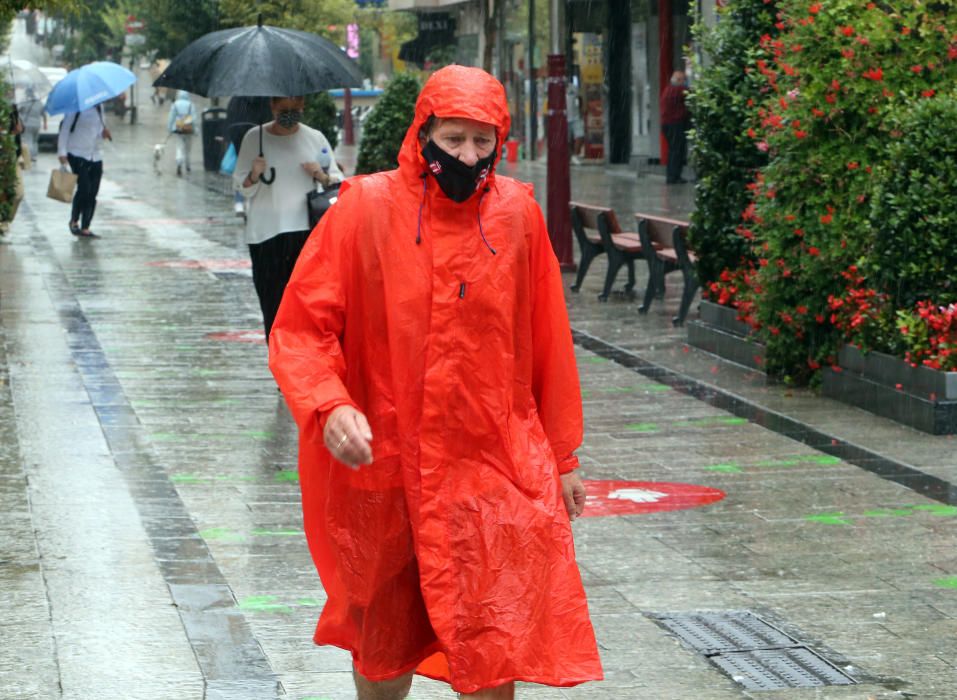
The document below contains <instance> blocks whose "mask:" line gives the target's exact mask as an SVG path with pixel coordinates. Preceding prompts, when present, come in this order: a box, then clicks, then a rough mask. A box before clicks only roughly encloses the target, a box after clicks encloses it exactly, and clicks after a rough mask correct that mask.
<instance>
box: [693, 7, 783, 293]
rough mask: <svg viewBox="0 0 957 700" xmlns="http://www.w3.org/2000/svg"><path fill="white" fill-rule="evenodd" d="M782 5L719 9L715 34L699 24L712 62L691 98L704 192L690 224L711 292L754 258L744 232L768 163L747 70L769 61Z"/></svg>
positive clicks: (755, 88) (754, 84)
mask: <svg viewBox="0 0 957 700" xmlns="http://www.w3.org/2000/svg"><path fill="white" fill-rule="evenodd" d="M774 23H775V4H774V3H773V2H771V3H766V2H765V1H764V0H730V1H729V2H728V3H727V5H725V6H724V7H721V8H718V22H717V24H716V25H715V26H714V27H713V28H707V27H705V26H704V25H700V26H699V28H698V29H697V30H696V38H697V40H698V41H699V42H700V44H701V46H702V48H703V50H704V52H705V53H706V54H707V56H708V61H707V63H706V64H705V65H704V66H703V67H701V68H700V69H699V76H698V77H697V79H696V80H695V81H694V85H693V86H692V89H691V91H690V94H689V97H688V105H689V108H690V110H691V114H692V117H693V119H692V121H693V124H694V131H693V132H692V134H691V158H692V162H693V163H694V167H695V173H696V174H697V176H698V185H697V187H696V190H695V211H694V213H693V214H692V217H691V221H692V223H693V228H692V229H691V232H690V238H691V244H692V246H693V247H694V249H695V251H696V252H697V254H698V256H699V258H698V264H697V272H698V276H699V278H700V280H701V282H702V285H703V286H704V288H705V289H706V290H707V287H708V285H709V284H710V283H711V282H714V281H715V280H717V279H718V278H719V276H720V274H721V271H722V270H724V269H726V268H735V267H737V266H738V265H740V264H741V263H742V260H747V259H749V258H750V255H751V253H750V246H749V245H748V242H747V240H746V239H744V238H742V237H741V236H740V235H739V234H738V233H737V228H738V224H739V222H740V220H741V212H743V211H744V210H745V208H746V207H747V205H748V197H749V195H748V191H747V189H746V186H747V184H748V183H749V182H751V180H752V179H753V178H754V173H755V171H756V170H757V169H758V168H760V167H762V166H763V165H765V164H766V163H767V156H766V155H765V154H764V153H762V152H761V151H760V150H758V149H757V148H755V144H754V140H753V139H751V138H750V137H748V134H747V132H748V128H749V127H750V126H751V124H752V109H751V107H750V106H749V103H751V104H753V103H754V102H755V101H758V100H760V99H761V87H762V85H761V81H760V80H757V79H756V78H755V76H754V75H753V74H751V73H750V72H749V71H748V67H749V66H751V65H753V64H754V62H755V61H756V60H757V59H759V58H761V57H763V56H764V55H765V52H764V50H763V49H762V47H761V46H760V39H761V36H762V35H765V34H768V35H770V34H776V33H777V29H776V28H775V26H774Z"/></svg>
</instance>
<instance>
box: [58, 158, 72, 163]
mask: <svg viewBox="0 0 957 700" xmlns="http://www.w3.org/2000/svg"><path fill="white" fill-rule="evenodd" d="M58 158H59V159H60V165H66V164H67V163H69V162H70V161H69V160H68V159H67V157H66V156H58Z"/></svg>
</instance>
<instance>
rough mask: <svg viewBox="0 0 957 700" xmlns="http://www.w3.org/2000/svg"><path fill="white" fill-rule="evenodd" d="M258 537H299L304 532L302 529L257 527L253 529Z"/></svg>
mask: <svg viewBox="0 0 957 700" xmlns="http://www.w3.org/2000/svg"><path fill="white" fill-rule="evenodd" d="M253 534H254V535H255V536H256V537H299V536H300V535H302V534H304V533H303V531H302V530H265V529H262V528H257V529H255V530H253Z"/></svg>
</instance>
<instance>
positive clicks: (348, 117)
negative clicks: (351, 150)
mask: <svg viewBox="0 0 957 700" xmlns="http://www.w3.org/2000/svg"><path fill="white" fill-rule="evenodd" d="M342 140H343V142H344V144H345V145H346V146H355V145H356V137H355V134H354V133H353V132H352V90H351V89H350V88H346V89H345V90H344V91H343V95H342Z"/></svg>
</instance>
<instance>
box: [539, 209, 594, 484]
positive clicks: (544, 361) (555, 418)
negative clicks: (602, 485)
mask: <svg viewBox="0 0 957 700" xmlns="http://www.w3.org/2000/svg"><path fill="white" fill-rule="evenodd" d="M532 208H533V210H534V211H533V213H532V217H533V223H532V232H531V236H530V239H529V256H530V267H531V285H532V290H531V292H532V352H533V360H532V362H533V365H532V393H533V394H534V396H535V402H536V407H537V409H538V414H539V417H540V418H541V421H542V426H543V427H544V428H545V434H546V435H547V436H548V441H549V443H550V444H551V447H552V452H553V453H554V454H555V459H556V460H557V461H558V471H559V473H560V474H567V473H568V472H570V471H572V470H574V469H576V468H577V467H578V457H576V456H575V454H574V453H575V450H576V449H578V447H579V445H581V441H582V401H581V389H580V387H579V383H578V367H577V366H576V364H575V351H574V346H573V344H572V335H571V327H570V326H569V323H568V311H567V310H566V308H565V295H564V292H563V289H562V276H561V271H560V270H559V267H558V259H557V258H556V257H555V252H554V250H553V249H552V244H551V241H550V240H549V238H548V231H547V230H546V228H545V220H544V219H543V218H542V212H541V210H540V209H539V208H538V205H535V204H534V203H533V207H532Z"/></svg>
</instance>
